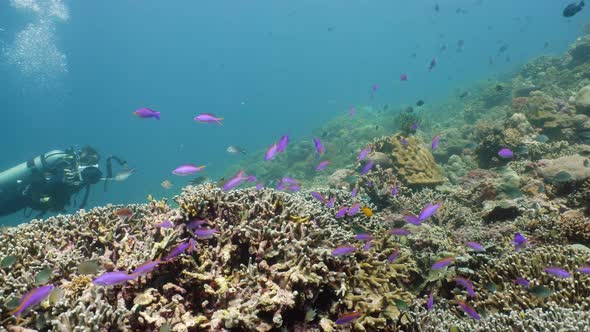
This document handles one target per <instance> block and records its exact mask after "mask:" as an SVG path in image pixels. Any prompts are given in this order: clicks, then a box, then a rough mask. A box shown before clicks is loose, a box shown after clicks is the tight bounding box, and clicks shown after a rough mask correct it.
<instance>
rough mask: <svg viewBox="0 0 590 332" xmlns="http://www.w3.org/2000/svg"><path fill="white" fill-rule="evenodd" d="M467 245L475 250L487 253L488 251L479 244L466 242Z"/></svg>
mask: <svg viewBox="0 0 590 332" xmlns="http://www.w3.org/2000/svg"><path fill="white" fill-rule="evenodd" d="M465 244H466V245H467V246H468V247H469V248H471V249H473V250H477V251H485V250H486V249H485V248H484V247H483V246H482V245H481V244H479V243H477V242H465Z"/></svg>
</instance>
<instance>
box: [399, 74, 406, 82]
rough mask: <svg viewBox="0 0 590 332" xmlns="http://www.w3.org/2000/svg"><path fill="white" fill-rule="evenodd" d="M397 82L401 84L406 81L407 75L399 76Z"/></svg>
mask: <svg viewBox="0 0 590 332" xmlns="http://www.w3.org/2000/svg"><path fill="white" fill-rule="evenodd" d="M399 80H400V81H402V82H405V81H407V80H408V75H407V74H401V75H399Z"/></svg>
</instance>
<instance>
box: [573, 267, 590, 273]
mask: <svg viewBox="0 0 590 332" xmlns="http://www.w3.org/2000/svg"><path fill="white" fill-rule="evenodd" d="M576 271H578V272H580V273H585V274H590V266H580V268H579V269H577V270H576Z"/></svg>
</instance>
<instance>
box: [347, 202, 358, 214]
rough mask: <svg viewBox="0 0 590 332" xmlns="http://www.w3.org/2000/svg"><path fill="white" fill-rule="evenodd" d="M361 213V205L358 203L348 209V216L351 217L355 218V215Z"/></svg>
mask: <svg viewBox="0 0 590 332" xmlns="http://www.w3.org/2000/svg"><path fill="white" fill-rule="evenodd" d="M360 211H361V205H360V204H358V203H355V204H353V205H352V206H351V207H350V208H349V209H348V212H347V213H346V214H347V215H349V216H354V215H355V214H357V213H359V212H360Z"/></svg>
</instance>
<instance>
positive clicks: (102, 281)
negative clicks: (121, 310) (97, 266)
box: [92, 271, 135, 286]
mask: <svg viewBox="0 0 590 332" xmlns="http://www.w3.org/2000/svg"><path fill="white" fill-rule="evenodd" d="M133 279H135V276H133V275H130V274H127V272H124V271H113V272H105V273H103V274H101V275H99V276H98V277H96V278H95V279H94V280H92V283H93V284H95V285H98V286H114V285H119V284H123V283H126V282H127V281H129V280H133Z"/></svg>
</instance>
